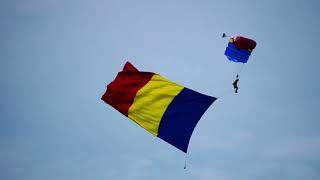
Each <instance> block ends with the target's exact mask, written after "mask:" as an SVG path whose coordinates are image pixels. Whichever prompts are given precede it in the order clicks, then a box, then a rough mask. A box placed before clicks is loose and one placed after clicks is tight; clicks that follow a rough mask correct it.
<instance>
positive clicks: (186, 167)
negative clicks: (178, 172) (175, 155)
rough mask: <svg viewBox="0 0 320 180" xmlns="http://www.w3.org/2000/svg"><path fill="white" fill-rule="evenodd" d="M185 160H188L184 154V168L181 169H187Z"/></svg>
mask: <svg viewBox="0 0 320 180" xmlns="http://www.w3.org/2000/svg"><path fill="white" fill-rule="evenodd" d="M187 158H188V153H186V156H185V157H184V167H183V169H187Z"/></svg>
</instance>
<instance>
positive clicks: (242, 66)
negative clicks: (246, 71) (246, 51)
mask: <svg viewBox="0 0 320 180" xmlns="http://www.w3.org/2000/svg"><path fill="white" fill-rule="evenodd" d="M243 68H244V63H243V64H242V65H241V67H240V70H239V71H238V73H237V75H238V76H239V74H240V73H241V71H242V69H243Z"/></svg>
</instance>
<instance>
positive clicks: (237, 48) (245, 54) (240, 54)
mask: <svg viewBox="0 0 320 180" xmlns="http://www.w3.org/2000/svg"><path fill="white" fill-rule="evenodd" d="M222 37H223V38H224V37H229V36H227V35H226V34H225V33H223V35H222ZM255 47H256V42H255V41H254V40H252V39H249V38H245V37H242V36H235V37H229V43H228V46H227V48H226V50H225V52H224V55H226V56H227V58H228V59H229V60H230V61H233V62H240V63H247V62H248V60H249V57H250V55H251V52H252V50H253V49H254V48H255Z"/></svg>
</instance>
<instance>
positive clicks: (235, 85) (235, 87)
mask: <svg viewBox="0 0 320 180" xmlns="http://www.w3.org/2000/svg"><path fill="white" fill-rule="evenodd" d="M236 77H237V79H236V80H235V81H234V82H233V84H232V85H233V88H234V90H235V93H238V89H239V88H238V81H239V75H238V74H237V76H236Z"/></svg>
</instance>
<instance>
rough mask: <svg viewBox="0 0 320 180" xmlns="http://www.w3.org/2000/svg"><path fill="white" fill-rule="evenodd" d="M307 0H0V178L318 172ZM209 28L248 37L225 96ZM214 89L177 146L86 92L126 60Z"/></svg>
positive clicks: (312, 21) (264, 178)
mask: <svg viewBox="0 0 320 180" xmlns="http://www.w3.org/2000/svg"><path fill="white" fill-rule="evenodd" d="M319 9H320V3H319V1H317V0H309V1H303V0H265V1H262V0H261V1H254V0H242V1H236V0H228V1H223V0H220V1H214V0H202V1H201V0H199V1H195V0H194V1H190V0H183V1H182V0H180V1H172V0H171V1H169V0H161V1H152V0H143V1H140V0H137V1H129V0H128V1H124V0H112V1H111V0H109V1H108V0H90V1H89V0H88V1H82V0H80V1H79V0H70V1H65V0H54V1H53V0H52V1H48V0H29V1H22V0H1V1H0V23H1V24H0V82H1V84H0V87H1V89H0V98H1V101H0V124H1V125H0V179H3V180H44V179H45V180H57V179H59V180H92V179H95V180H98V179H104V180H105V179H110V180H111V179H112V180H114V179H121V180H122V179H126V180H135V179H137V180H149V179H153V180H163V179H185V180H191V179H204V180H213V179H214V180H234V179H237V180H255V179H259V180H277V179H279V180H280V179H281V180H300V179H301V180H305V179H318V178H319V176H320V153H319V152H320V131H319V127H320V122H319V116H320V112H319V100H320V95H319V90H320V85H319V84H317V83H319V82H320V81H319V79H318V77H317V75H318V71H319V68H320V61H319V50H320V49H319V45H318V41H319V40H320V38H319V35H318V33H319V32H320V23H319V22H320V21H319V18H320V11H319ZM222 32H226V33H228V34H235V35H236V34H240V35H244V36H248V37H251V38H254V39H255V40H256V41H257V48H256V49H255V50H254V52H253V54H252V56H251V59H250V60H249V62H248V63H247V65H246V66H245V67H244V69H243V71H242V73H241V75H240V84H239V86H240V89H239V92H240V93H239V94H237V95H235V94H229V95H225V94H226V92H227V91H228V90H230V88H231V84H232V81H233V80H234V75H235V74H234V72H235V71H236V70H237V69H238V67H237V66H238V65H236V64H235V63H231V62H228V61H227V60H226V58H225V57H224V55H223V52H224V49H225V46H226V41H227V39H222V38H221V34H222ZM128 59H129V60H130V62H132V63H133V64H134V65H135V66H136V67H137V68H138V69H140V70H145V71H152V72H156V73H159V74H161V75H163V76H165V77H166V78H168V79H170V80H173V81H175V82H177V83H179V84H182V85H184V86H186V87H188V88H191V89H194V90H196V91H199V92H202V93H205V94H208V95H211V96H216V97H221V98H220V99H218V100H217V101H216V102H215V103H214V104H213V105H212V106H211V107H210V108H209V109H208V111H207V112H206V113H205V115H204V116H203V117H202V119H201V120H200V122H199V124H198V125H197V127H196V129H195V131H194V133H193V136H192V138H191V141H190V145H189V155H188V156H189V157H188V169H186V170H184V169H183V164H184V158H185V155H184V153H182V152H181V151H179V150H178V149H176V148H174V147H172V146H171V145H169V144H167V143H165V142H164V141H162V140H160V139H158V138H156V137H154V136H152V135H151V134H149V133H148V132H146V131H145V130H143V129H141V128H140V127H139V126H137V125H136V124H134V123H133V122H132V121H130V120H129V119H127V118H126V117H124V116H122V115H121V114H120V113H118V112H117V111H116V110H114V109H113V108H111V107H110V106H108V105H106V104H105V103H104V102H102V101H101V100H100V97H101V95H102V94H103V93H104V91H105V86H106V85H107V83H109V82H110V81H111V80H113V78H114V77H115V76H116V73H117V71H119V70H121V68H122V66H123V65H124V63H125V61H126V60H128Z"/></svg>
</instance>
